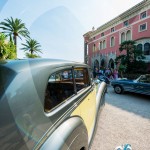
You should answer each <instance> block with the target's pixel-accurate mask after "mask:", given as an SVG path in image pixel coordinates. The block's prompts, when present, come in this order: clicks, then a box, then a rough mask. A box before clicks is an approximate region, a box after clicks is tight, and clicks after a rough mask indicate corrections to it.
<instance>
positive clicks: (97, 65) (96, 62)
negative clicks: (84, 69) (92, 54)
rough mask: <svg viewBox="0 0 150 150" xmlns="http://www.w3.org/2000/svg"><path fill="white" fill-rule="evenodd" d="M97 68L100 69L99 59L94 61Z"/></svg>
mask: <svg viewBox="0 0 150 150" xmlns="http://www.w3.org/2000/svg"><path fill="white" fill-rule="evenodd" d="M95 68H97V69H99V62H98V60H97V59H96V60H95V61H94V69H95Z"/></svg>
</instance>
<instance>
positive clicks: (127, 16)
mask: <svg viewBox="0 0 150 150" xmlns="http://www.w3.org/2000/svg"><path fill="white" fill-rule="evenodd" d="M145 11H146V15H147V16H146V18H143V19H141V18H140V16H141V13H143V12H145ZM126 20H128V23H129V25H128V26H124V21H126ZM144 23H146V25H147V29H146V30H145V31H142V32H140V31H139V28H140V25H142V24H144ZM113 27H114V29H115V30H114V32H111V28H113ZM128 31H130V32H131V40H135V41H137V42H138V43H139V40H140V42H141V43H143V41H146V40H147V39H150V2H149V1H143V2H141V3H140V4H139V5H137V6H135V7H133V8H131V9H130V10H129V11H126V12H125V13H123V14H121V15H120V16H118V17H116V18H114V19H113V20H111V21H110V22H108V23H106V24H104V25H103V26H101V27H99V28H98V29H96V30H94V31H91V32H88V33H86V34H84V39H85V40H86V41H85V42H86V43H87V45H88V64H89V65H90V66H91V67H92V68H93V67H94V62H95V60H96V61H98V62H99V66H101V61H102V60H104V61H105V67H108V66H109V61H110V60H113V61H114V60H115V58H116V56H119V55H120V52H119V45H120V44H121V34H122V33H125V35H126V34H127V32H128ZM102 33H104V36H102V35H101V34H102ZM111 37H114V41H115V45H114V46H111V45H110V42H111V41H110V39H111ZM125 37H126V36H125ZM104 40H105V41H106V47H105V48H102V49H100V42H103V41H104ZM148 42H149V40H148ZM138 43H137V44H138ZM94 45H95V49H94ZM146 59H147V60H146V62H150V57H149V56H146ZM115 67H116V66H115Z"/></svg>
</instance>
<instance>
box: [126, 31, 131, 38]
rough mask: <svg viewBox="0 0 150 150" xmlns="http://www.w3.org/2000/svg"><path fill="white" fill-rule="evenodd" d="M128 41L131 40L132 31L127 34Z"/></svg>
mask: <svg viewBox="0 0 150 150" xmlns="http://www.w3.org/2000/svg"><path fill="white" fill-rule="evenodd" d="M126 40H127V41H128V40H131V31H130V30H128V31H127V33H126Z"/></svg>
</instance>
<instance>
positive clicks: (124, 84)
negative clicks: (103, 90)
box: [111, 74, 150, 95]
mask: <svg viewBox="0 0 150 150" xmlns="http://www.w3.org/2000/svg"><path fill="white" fill-rule="evenodd" d="M111 85H112V86H113V88H114V91H115V92H116V93H117V94H120V93H123V92H124V91H129V92H134V93H140V94H146V95H150V74H146V75H141V76H140V77H138V78H137V79H135V80H127V79H123V80H114V81H112V82H111Z"/></svg>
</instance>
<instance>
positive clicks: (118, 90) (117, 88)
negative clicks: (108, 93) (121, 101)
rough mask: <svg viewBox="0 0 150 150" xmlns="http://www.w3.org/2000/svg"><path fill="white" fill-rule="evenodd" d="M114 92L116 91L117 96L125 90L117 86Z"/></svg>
mask: <svg viewBox="0 0 150 150" xmlns="http://www.w3.org/2000/svg"><path fill="white" fill-rule="evenodd" d="M114 91H115V93H117V94H121V93H122V92H123V89H122V87H121V86H119V85H116V86H115V87H114Z"/></svg>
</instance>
